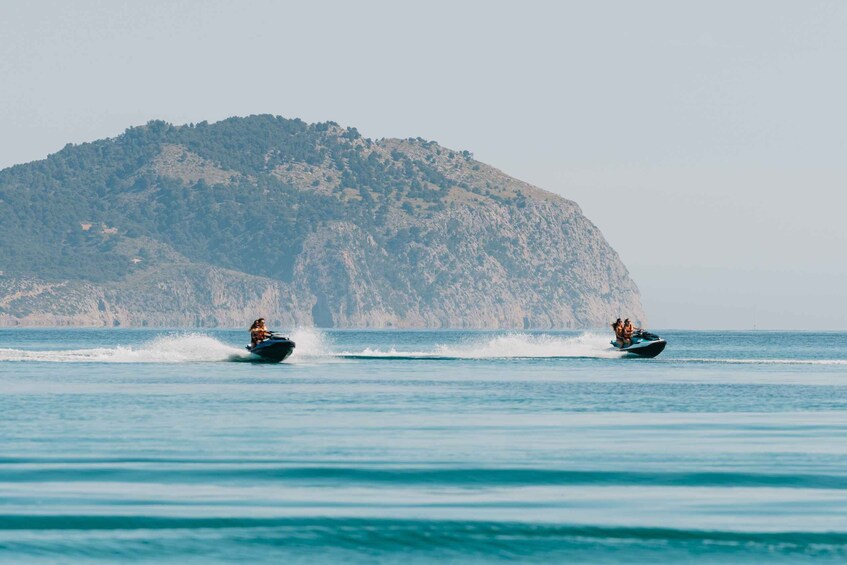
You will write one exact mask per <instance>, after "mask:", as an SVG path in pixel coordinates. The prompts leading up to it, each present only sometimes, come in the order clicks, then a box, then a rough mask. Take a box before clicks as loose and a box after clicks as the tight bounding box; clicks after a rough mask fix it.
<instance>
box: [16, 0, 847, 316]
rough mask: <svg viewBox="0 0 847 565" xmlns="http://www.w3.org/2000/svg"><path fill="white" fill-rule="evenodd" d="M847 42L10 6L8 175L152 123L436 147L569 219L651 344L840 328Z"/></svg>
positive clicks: (271, 13)
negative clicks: (464, 157)
mask: <svg viewBox="0 0 847 565" xmlns="http://www.w3.org/2000/svg"><path fill="white" fill-rule="evenodd" d="M845 29H847V3H846V2H842V1H840V0H835V1H823V0H822V1H816V0H809V1H802V0H795V1H781V0H768V1H756V0H748V1H745V2H737V1H720V0H718V1H715V0H712V1H709V2H678V1H649V0H648V1H640V2H629V1H624V0H620V1H615V2H613V1H602V0H600V1H595V2H584V1H580V2H567V1H561V2H535V1H530V0H524V1H521V2H517V1H515V2H494V1H487V2H482V1H480V2H476V1H461V0H452V1H440V0H427V1H426V2H415V3H413V2H392V1H385V2H379V1H366V0H361V1H357V2H345V1H339V2H328V1H310V2H299V3H293V2H282V1H255V0H245V1H237V2H236V1H230V2H222V1H213V0H209V1H200V0H197V1H193V2H184V1H169V2H164V1H158V0H147V1H144V2H141V1H137V2H129V1H127V2H121V1H116V0H110V1H86V0H77V1H75V2H64V1H55V2H47V1H37V0H36V1H32V2H17V1H12V0H0V85H2V86H0V167H7V166H10V165H12V164H16V163H24V162H29V161H33V160H37V159H43V158H44V157H46V156H47V155H48V154H50V153H54V152H56V151H58V150H59V149H61V148H62V147H63V146H64V145H65V144H67V143H69V142H70V143H81V142H84V141H92V140H95V139H101V138H105V137H114V136H116V135H119V134H120V133H122V132H123V131H124V130H125V129H126V128H128V127H129V126H133V125H140V124H143V123H146V122H147V121H148V120H151V119H164V120H167V121H169V122H172V123H176V124H181V123H190V122H199V121H203V120H208V121H210V122H211V121H217V120H220V119H223V118H226V117H229V116H244V115H250V114H264V113H269V114H276V115H281V116H284V117H287V118H295V117H297V118H301V119H303V120H305V121H309V122H315V121H326V120H332V121H336V122H338V123H340V124H342V125H344V126H354V127H356V128H358V130H359V131H360V132H361V133H362V134H363V135H366V136H368V137H372V138H382V137H423V138H426V139H431V140H435V141H437V142H439V143H440V144H442V145H444V146H447V147H450V148H453V149H457V150H464V149H467V150H470V151H471V152H473V153H474V155H475V157H476V158H477V159H479V160H481V161H484V162H486V163H489V164H491V165H493V166H495V167H497V168H499V169H501V170H503V171H505V172H506V173H508V174H510V175H512V176H514V177H517V178H520V179H522V180H525V181H528V182H530V183H532V184H535V185H537V186H539V187H541V188H544V189H546V190H549V191H551V192H554V193H557V194H560V195H562V196H564V197H566V198H569V199H571V200H574V201H576V202H577V203H578V204H579V205H580V206H581V207H582V209H583V211H584V212H585V214H586V215H587V216H588V218H589V219H590V220H591V221H593V222H594V223H595V224H596V225H597V226H598V227H599V228H600V229H601V231H602V232H603V234H604V235H605V236H606V238H607V240H608V241H609V242H610V243H611V245H612V246H613V247H614V248H615V249H616V250H617V251H618V253H619V254H620V256H621V258H622V260H623V262H624V263H625V264H626V266H627V267H628V269H629V271H630V273H631V275H632V276H633V278H634V280H635V281H636V283H637V284H638V286H639V288H640V289H641V293H642V299H643V302H644V305H645V309H646V312H647V317H648V321H649V323H650V326H651V327H653V328H691V329H752V328H758V329H805V330H812V329H823V330H845V329H847V291H846V290H845V286H847V284H845V283H847V227H845V226H847V223H845V220H844V215H845V214H847V190H845V189H847V102H845V101H847V72H845V61H847V33H845V32H844V30H845ZM621 314H622V315H624V316H625V315H626V313H625V312H622V313H621Z"/></svg>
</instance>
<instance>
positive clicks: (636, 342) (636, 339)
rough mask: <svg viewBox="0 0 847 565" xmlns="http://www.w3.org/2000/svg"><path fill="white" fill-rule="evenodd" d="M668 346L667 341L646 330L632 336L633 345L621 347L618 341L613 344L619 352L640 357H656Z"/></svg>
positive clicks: (638, 331)
mask: <svg viewBox="0 0 847 565" xmlns="http://www.w3.org/2000/svg"><path fill="white" fill-rule="evenodd" d="M667 344H668V342H667V341H665V340H664V339H662V338H660V337H659V336H657V335H656V334H652V333H650V332H647V331H644V330H637V331H636V332H634V333H633V334H632V343H631V344H629V345H627V346H626V347H621V346H620V344H619V343H618V342H616V341H613V342H612V345H613V346H614V347H615V349H617V350H618V351H624V352H626V353H632V354H634V355H638V356H639V357H655V356H656V355H658V354H659V353H661V352H662V351H664V350H665V346H666V345H667Z"/></svg>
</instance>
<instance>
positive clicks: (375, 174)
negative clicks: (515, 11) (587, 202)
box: [0, 117, 644, 328]
mask: <svg viewBox="0 0 847 565" xmlns="http://www.w3.org/2000/svg"><path fill="white" fill-rule="evenodd" d="M249 119H253V120H256V119H263V120H266V121H267V123H265V122H262V125H263V127H264V126H267V127H268V128H271V129H272V128H273V126H274V124H278V123H283V122H279V120H280V119H279V118H270V117H254V118H248V120H249ZM268 120H269V121H268ZM301 124H302V123H300V122H298V123H297V124H296V127H294V126H291V122H287V121H286V122H284V124H283V125H285V127H287V128H288V129H289V130H291V129H292V128H293V130H295V134H296V135H299V136H300V137H301V138H303V143H304V144H312V145H311V146H310V147H313V148H317V149H314V152H313V153H311V154H307V155H306V156H305V157H303V158H299V157H298V156H297V155H294V154H292V152H295V151H296V150H295V149H291V145H290V144H288V139H289V138H288V137H285V135H289V136H290V131H286V132H284V134H279V136H280V137H277V138H275V137H274V136H273V135H269V136H268V137H269V139H268V140H267V141H265V142H263V144H259V145H258V147H257V146H256V143H255V140H254V139H252V138H251V139H250V140H249V142H250V144H251V145H249V146H248V147H247V148H246V149H244V150H245V151H249V152H251V154H256V153H257V152H260V153H261V160H258V159H253V160H252V161H250V163H249V164H244V163H242V162H240V161H239V162H236V161H233V162H229V163H225V162H221V161H222V160H226V159H229V157H219V158H218V159H219V160H216V159H215V158H214V157H215V155H220V154H219V153H216V152H215V151H214V150H213V149H210V148H209V145H208V143H207V144H206V145H203V144H202V143H199V142H197V141H196V139H197V138H196V132H195V131H193V129H197V128H192V131H189V132H186V131H185V130H182V129H180V128H173V127H171V126H168V128H170V129H167V128H166V129H165V133H161V132H160V133H159V134H157V135H156V136H154V139H153V141H152V142H150V140H147V141H148V143H147V144H146V145H145V147H147V146H148V145H149V146H150V147H151V149H149V150H146V153H145V156H143V157H135V158H134V160H133V162H132V165H131V166H127V165H126V164H123V163H122V164H121V165H120V167H121V168H120V169H119V170H120V171H122V173H121V174H118V173H114V172H113V173H108V172H107V173H104V174H103V177H104V179H106V180H103V183H104V186H105V187H106V188H104V189H102V190H100V192H101V193H103V192H105V196H104V195H103V194H100V197H101V200H100V201H99V202H97V203H96V205H94V204H92V205H90V206H88V207H87V208H86V207H80V208H81V209H78V210H70V211H67V212H62V213H61V214H59V213H57V214H58V215H59V217H60V220H59V221H60V222H64V224H63V226H62V230H60V231H59V232H57V233H60V234H61V235H57V236H56V237H57V238H58V237H61V241H60V242H56V245H60V246H62V249H63V251H62V253H64V255H65V256H66V255H67V254H69V253H70V254H73V253H74V252H75V251H74V250H75V249H80V250H83V251H84V250H86V249H90V247H91V245H95V244H96V245H97V246H100V247H97V248H96V249H104V251H103V253H108V254H109V255H108V257H110V258H111V259H110V261H111V262H110V263H108V265H109V268H110V269H114V271H115V272H114V273H113V274H111V275H110V276H108V277H103V278H105V280H96V278H97V277H93V276H91V275H87V274H85V273H86V271H82V273H83V274H82V275H78V276H65V277H63V276H57V274H56V271H57V269H58V270H59V271H61V269H60V268H59V267H55V265H54V263H56V262H57V261H60V260H61V259H51V258H50V257H47V258H46V259H45V261H47V263H46V265H47V267H45V271H48V270H49V273H50V276H45V274H42V273H39V272H23V271H22V269H21V268H17V269H16V268H15V263H14V255H10V257H11V259H7V263H9V264H10V265H11V267H12V268H11V269H4V268H3V263H0V270H2V271H4V273H3V275H0V324H2V325H122V326H244V325H245V324H247V323H249V322H250V321H251V320H252V319H254V318H256V317H258V316H260V315H262V316H264V317H265V318H267V319H268V320H269V321H271V323H273V324H274V325H275V326H283V327H292V326H310V325H317V326H322V327H467V328H471V327H473V328H577V327H598V326H602V327H605V325H606V324H607V323H608V321H609V320H611V319H613V318H614V317H616V316H618V315H626V316H629V317H630V318H633V319H635V320H637V321H638V322H639V323H643V322H644V313H643V310H642V307H641V303H640V299H639V294H638V289H637V287H636V285H635V284H634V282H633V281H632V280H631V279H630V277H629V275H628V273H627V270H626V268H625V267H624V265H623V263H622V262H621V260H620V258H619V257H618V255H617V253H615V251H614V250H613V249H612V248H611V247H610V246H609V245H608V243H607V242H606V241H605V240H604V238H603V236H602V234H601V233H600V231H599V230H598V229H597V228H596V227H595V226H594V225H593V224H592V223H591V222H590V221H589V220H588V219H587V218H585V216H583V214H582V213H581V211H580V209H579V207H578V206H577V205H576V204H575V203H573V202H571V201H569V200H566V199H563V198H560V197H558V196H556V195H553V194H551V193H549V192H545V191H543V190H541V189H538V188H536V187H533V186H531V185H528V184H526V183H523V182H521V181H519V180H516V179H513V178H511V177H509V176H507V175H505V174H503V173H502V172H500V171H498V170H497V169H494V168H492V167H490V166H488V165H485V164H483V163H480V162H478V161H475V160H474V159H473V158H472V157H471V156H470V154H469V153H467V152H456V151H452V150H450V149H447V148H444V147H441V146H439V145H437V144H435V143H433V142H427V141H423V140H395V139H391V140H380V141H371V140H366V139H364V138H361V137H360V136H358V134H356V133H355V130H350V129H344V128H341V127H339V126H336V125H335V124H317V125H308V124H302V125H301ZM216 125H217V124H214V125H211V126H207V127H208V128H209V129H210V130H211V132H210V133H209V134H208V135H210V136H212V134H213V133H214V136H215V139H216V140H219V139H220V138H221V136H222V135H223V134H224V133H226V132H223V133H222V132H221V131H216V130H214V129H213V128H215V126H216ZM148 127H150V126H148ZM304 132H305V133H304ZM136 133H137V132H136ZM188 133H191V134H192V135H194V136H195V137H189V138H187V139H188V140H187V141H186V138H185V136H187V135H188ZM201 133H202V132H201ZM274 135H276V134H274ZM181 136H182V137H181ZM275 139H282V140H283V141H284V142H285V145H284V147H283V148H281V147H280V146H279V144H280V143H282V142H279V141H277V142H276V143H277V145H275V141H274V140H275ZM124 141H125V140H122V138H117V139H115V140H106V141H103V142H96V143H97V144H103V145H102V147H104V148H105V149H100V150H99V151H98V152H97V153H98V154H99V155H104V154H107V153H108V149H109V145H108V144H110V143H111V144H115V143H118V144H120V143H122V142H124ZM220 142H221V143H230V142H231V140H228V139H227V138H226V137H225V136H224V138H223V141H220ZM244 143H245V144H246V143H247V142H246V141H245V142H244ZM326 147H329V148H330V149H329V150H325V149H324V148H326ZM73 149H74V148H69V149H66V150H64V151H70V152H71V153H72V152H73ZM286 152H287V153H286ZM204 153H205V154H204ZM51 158H55V157H51ZM100 158H101V159H107V158H108V157H100ZM64 160H65V161H67V160H68V156H67V155H66V156H64ZM77 160H80V159H79V158H78V159H77ZM48 162H49V159H48ZM95 164H96V165H97V166H99V167H101V168H108V167H107V164H108V163H105V164H104V163H100V162H99V161H98V162H96V163H94V164H92V163H86V162H85V159H82V160H80V163H79V166H80V167H85V166H94V165H95ZM23 167H27V166H26V165H25V166H23ZM113 169H114V167H113ZM115 170H117V169H115ZM7 171H8V170H7ZM7 171H4V172H3V173H6V174H5V176H3V175H2V174H0V187H5V188H6V191H7V192H6V194H7V195H11V191H12V190H24V189H28V190H30V191H35V192H37V191H38V190H39V188H40V187H41V186H42V185H44V184H45V181H44V179H42V178H37V176H36V175H33V174H28V175H22V174H20V172H21V171H20V170H18V171H16V174H10V173H8V172H7ZM57 176H58V175H57ZM27 178H29V179H31V180H30V181H29V182H30V185H31V186H27V185H25V183H26V179H27ZM64 178H67V170H66V169H63V170H62V174H61V178H60V179H58V180H56V179H55V178H54V179H52V180H53V181H54V182H52V183H48V184H49V186H50V187H51V188H50V190H53V191H55V190H61V187H62V182H63V181H62V179H64ZM22 179H23V180H22ZM32 179H36V180H32ZM139 179H141V180H139ZM266 179H267V180H266ZM91 182H92V183H93V184H97V182H99V181H97V180H96V179H95V180H93V181H91ZM173 182H177V183H178V185H177V187H176V188H172V187H171V188H168V187H170V186H171V185H170V184H169V183H171V184H172V183H173ZM57 187H58V188H57ZM166 190H170V191H171V192H167V191H166ZM180 191H183V192H180ZM204 191H205V192H204ZM172 193H175V194H176V196H170V195H171V194H172ZM2 194H3V193H0V196H2ZM275 195H282V196H280V197H279V198H280V200H278V201H277V202H278V203H277V204H276V206H283V207H282V208H278V209H276V211H275V213H274V214H273V215H267V216H266V215H262V213H261V211H255V210H253V209H251V199H253V200H255V201H256V205H257V206H258V205H267V201H260V199H261V198H266V199H267V198H274V197H275ZM180 198H182V199H185V198H189V199H207V200H208V199H211V200H214V202H213V203H212V205H209V204H208V202H203V204H202V205H203V206H204V210H203V214H202V216H203V217H200V218H193V217H192V218H189V219H186V220H185V222H186V223H190V222H192V221H193V222H198V223H197V225H198V226H200V227H199V228H192V229H187V228H186V229H185V230H184V231H185V233H183V232H182V231H179V230H180V229H181V228H180V226H174V225H172V223H162V222H158V223H157V220H156V218H157V217H159V218H161V217H162V215H166V214H169V213H171V212H172V211H173V208H171V209H169V208H168V206H169V204H170V205H171V206H172V207H176V206H183V207H182V208H179V210H181V212H180V213H179V214H177V216H176V220H175V221H176V222H177V223H179V222H182V221H183V220H182V218H185V216H186V212H185V210H189V211H191V210H195V209H196V207H198V206H200V204H197V205H196V206H189V207H188V208H186V207H185V206H184V205H183V204H180V201H179V200H173V199H180ZM103 199H105V200H106V201H107V202H106V203H105V204H104V202H103V201H102V200H103ZM169 199H171V200H169ZM215 199H217V200H215ZM321 199H322V200H321ZM9 200H10V199H9V198H6V199H4V200H0V202H4V201H5V202H6V203H7V206H9V204H8V202H9ZM191 202H195V200H191ZM314 202H318V208H331V207H334V206H337V208H332V210H335V212H332V213H330V212H326V213H325V214H322V213H321V212H320V210H319V211H318V212H309V206H310V205H312V204H313V203H314ZM98 207H99V208H98ZM233 214H239V215H238V216H237V217H236V219H233V217H232V216H233ZM251 214H254V216H251ZM307 214H311V215H310V216H308V218H311V220H310V221H308V222H305V221H302V220H303V218H301V215H302V216H306V215H307ZM283 216H284V218H283ZM251 218H252V219H251ZM280 218H283V219H280ZM308 218H307V219H308ZM253 220H255V221H258V222H260V223H262V225H260V226H259V228H257V229H259V231H260V232H263V233H265V234H266V235H265V237H264V238H259V239H258V240H255V241H252V242H251V243H250V244H249V248H246V247H245V249H244V251H243V252H240V253H238V252H237V253H234V254H233V253H230V254H220V253H218V251H217V250H218V249H219V248H220V247H222V246H226V245H232V243H233V242H232V240H231V239H227V238H233V237H241V238H245V239H247V238H248V237H249V233H248V234H247V235H239V234H238V233H236V234H229V232H231V231H232V230H233V229H235V228H233V226H234V225H236V226H237V225H240V224H239V222H240V221H244V222H248V223H249V222H252V221H253ZM283 220H284V222H285V223H279V224H277V223H275V222H283ZM44 221H50V218H44ZM86 225H87V226H88V227H87V228H86V227H85V226H86ZM163 225H164V227H162V226H163ZM10 229H11V228H10ZM17 229H18V230H19V231H20V230H21V229H22V228H20V226H18V228H17ZM200 229H203V230H205V231H204V232H203V234H202V235H201V234H198V235H197V237H203V238H205V239H204V240H203V241H202V242H199V243H198V242H197V241H194V240H192V239H191V237H192V234H194V233H196V232H197V231H198V230H200ZM75 230H81V231H84V232H86V233H85V237H84V238H83V239H80V238H79V234H77V233H75ZM92 230H94V231H96V232H98V235H97V238H99V239H97V240H96V242H95V243H91V241H92V240H91V238H92V237H93V236H91V235H90V232H91V231H92ZM110 230H111V231H110ZM10 233H11V236H12V237H14V236H15V234H16V232H13V231H10ZM215 245H218V246H219V247H214V246H215ZM245 245H247V244H245ZM257 245H260V246H261V250H260V252H258V253H257V252H256V246H257ZM75 246H76V247H75ZM85 246H88V247H85ZM107 248H108V250H107V251H106V249H107ZM80 253H82V251H80ZM250 253H253V255H250V256H249V257H248V254H250ZM57 255H58V252H57ZM91 257H93V259H92V260H99V258H100V257H101V255H98V254H97V253H95V254H93V255H91ZM50 261H53V263H50ZM122 261H125V267H122V266H121V265H123V264H124V263H122ZM247 266H249V267H251V268H247ZM48 267H49V269H48ZM54 267H55V268H54ZM110 272H111V271H110ZM59 275H61V272H60V273H59Z"/></svg>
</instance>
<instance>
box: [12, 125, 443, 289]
mask: <svg viewBox="0 0 847 565" xmlns="http://www.w3.org/2000/svg"><path fill="white" fill-rule="evenodd" d="M373 143H374V142H372V141H371V140H367V139H364V138H362V137H361V136H360V135H359V133H358V132H357V131H356V130H355V129H352V128H348V129H342V128H340V127H339V126H338V125H337V124H334V123H332V122H328V123H322V124H311V125H310V124H306V123H305V122H302V121H301V120H296V119H295V120H287V119H283V118H279V117H273V116H252V117H249V118H231V119H227V120H224V121H222V122H219V123H216V124H208V123H205V122H203V123H199V124H196V125H191V126H179V127H177V126H173V125H170V124H167V123H165V122H161V121H154V122H150V123H148V124H147V125H146V126H143V127H134V128H130V129H128V130H127V131H126V132H125V133H124V134H123V135H121V136H119V137H117V138H114V139H108V140H100V141H96V142H93V143H84V144H82V145H68V146H66V147H65V148H64V149H62V150H61V151H59V152H57V153H56V154H54V155H50V156H49V157H48V158H47V159H45V160H42V161H38V162H34V163H29V164H25V165H18V166H15V167H11V168H8V169H5V170H3V171H0V217H2V218H3V221H2V223H0V237H2V238H3V242H4V245H3V246H2V247H0V270H2V271H4V272H5V273H6V274H7V275H21V276H38V277H41V278H45V279H66V278H69V279H83V280H89V281H94V282H102V281H108V280H117V279H120V278H121V277H123V276H125V275H126V274H128V273H130V272H132V270H133V269H137V268H140V267H139V265H140V264H143V266H149V265H150V264H151V263H153V262H155V260H156V255H155V254H152V253H150V252H149V250H148V256H147V257H143V258H142V257H135V255H134V254H133V253H130V252H129V250H132V249H135V250H136V251H140V252H142V253H144V250H145V247H144V246H143V245H142V244H139V245H135V246H133V245H129V244H127V245H122V244H121V243H127V242H130V240H132V239H133V238H139V237H141V236H146V237H147V238H152V239H154V240H157V241H159V242H161V243H163V244H166V245H167V246H170V247H171V248H172V249H174V250H175V251H177V252H178V253H180V254H182V255H184V256H185V257H187V258H188V259H189V260H191V261H199V262H206V263H211V264H216V265H219V266H224V267H228V268H232V269H237V270H242V271H246V272H251V273H256V274H261V275H266V276H269V277H273V278H278V279H281V280H288V279H289V278H290V276H291V272H292V267H293V262H294V258H295V257H296V255H297V253H298V252H299V250H300V246H301V244H302V242H303V240H304V238H305V237H306V236H307V235H308V234H309V233H311V232H312V231H313V230H315V229H318V228H319V227H320V226H321V225H323V224H324V223H326V222H328V221H332V220H337V219H346V220H352V221H355V222H356V223H357V224H358V225H360V226H361V227H363V228H364V229H365V230H367V231H373V232H374V233H376V234H379V233H380V230H379V229H378V228H379V226H380V225H381V224H382V223H384V222H385V219H386V212H387V210H388V208H389V207H391V206H398V207H401V208H402V209H403V210H405V211H406V212H407V213H411V212H413V211H414V210H415V209H414V207H413V206H412V202H420V203H423V204H424V205H425V206H427V209H428V210H439V209H441V208H443V206H444V197H445V195H446V194H447V191H448V190H449V189H450V187H451V182H450V181H449V180H448V179H447V178H445V177H444V175H442V174H441V173H439V172H438V171H437V170H436V168H435V167H434V166H432V164H431V163H427V162H426V161H424V160H414V159H411V158H410V157H408V156H407V155H405V154H403V153H401V152H398V151H394V152H392V153H391V154H390V155H389V156H380V154H378V153H377V152H373V151H368V148H369V147H371V146H372V144H373ZM165 146H181V147H183V148H185V149H186V150H187V151H190V152H191V153H193V154H195V155H197V156H199V157H200V158H201V159H203V160H205V161H206V162H208V163H210V164H212V165H213V166H215V167H219V168H220V169H222V170H225V171H229V172H231V173H232V174H234V175H237V176H235V177H234V178H233V180H232V182H229V183H217V184H208V183H207V182H206V181H205V180H204V179H202V178H201V179H196V180H193V181H186V180H185V179H180V178H172V177H169V176H166V175H163V174H160V173H159V172H157V171H156V170H155V167H153V166H152V163H154V160H155V159H156V157H157V156H158V155H160V153H161V152H162V151H163V148H164V147H165ZM294 165H297V166H305V167H320V168H322V170H325V169H329V170H332V171H334V172H335V173H337V174H338V178H339V182H338V186H336V187H335V188H334V190H333V191H332V192H330V193H327V192H325V191H324V192H319V191H304V190H303V189H302V187H300V188H295V187H294V186H291V185H289V184H286V183H285V182H283V181H281V180H279V179H278V178H277V176H275V175H274V174H273V173H274V171H275V170H277V169H278V168H282V169H283V170H284V169H285V168H286V167H293V166H294ZM319 182H320V180H319V179H316V180H315V181H314V183H313V184H314V185H315V186H317V185H318V184H319ZM351 191H352V193H353V194H354V196H355V197H350V192H351ZM344 195H346V196H345V197H342V196H344ZM87 224H90V227H88V228H84V225H87ZM386 237H388V236H386ZM393 243H394V244H395V245H396V243H397V241H396V240H395V241H394V242H393ZM130 255H132V256H130ZM133 259H134V261H133Z"/></svg>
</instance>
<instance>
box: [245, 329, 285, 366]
mask: <svg viewBox="0 0 847 565" xmlns="http://www.w3.org/2000/svg"><path fill="white" fill-rule="evenodd" d="M247 351H249V352H250V353H252V354H253V355H256V356H258V357H260V358H261V359H260V360H261V361H266V362H268V363H279V362H280V361H285V360H286V359H287V358H288V357H289V356H290V355H291V354H292V353H294V342H293V341H291V340H290V339H288V338H287V337H283V336H281V335H279V334H275V333H273V332H271V335H270V337H268V338H266V339H263V340H262V341H260V342H259V343H257V344H256V345H254V346H252V347H251V346H249V345H248V346H247Z"/></svg>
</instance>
